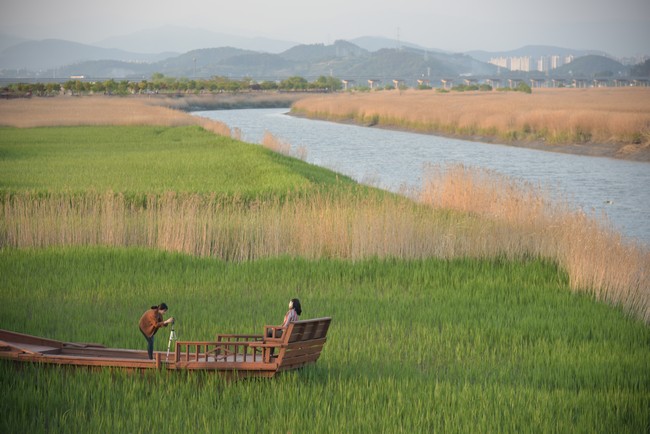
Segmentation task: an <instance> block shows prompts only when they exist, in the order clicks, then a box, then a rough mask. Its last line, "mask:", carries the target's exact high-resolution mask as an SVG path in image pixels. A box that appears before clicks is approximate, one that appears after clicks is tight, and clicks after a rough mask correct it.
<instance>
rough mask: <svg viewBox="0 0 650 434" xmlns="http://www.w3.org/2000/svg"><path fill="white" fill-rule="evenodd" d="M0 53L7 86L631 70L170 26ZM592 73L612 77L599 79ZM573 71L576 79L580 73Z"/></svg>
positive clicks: (8, 41) (15, 46)
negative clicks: (507, 69) (547, 65)
mask: <svg viewBox="0 0 650 434" xmlns="http://www.w3.org/2000/svg"><path fill="white" fill-rule="evenodd" d="M2 47H4V49H2ZM0 49H1V51H0V77H5V78H7V77H12V76H23V77H34V78H39V77H42V78H47V79H50V78H67V77H70V76H85V77H88V78H115V79H124V78H128V79H147V78H150V77H151V75H152V74H154V73H162V74H164V75H166V76H173V77H188V78H193V77H197V78H199V77H202V78H207V77H212V76H226V77H232V78H239V77H251V78H253V79H258V80H260V79H272V80H273V79H282V78H286V77H290V76H296V75H297V76H302V77H305V78H308V79H310V78H316V77H318V76H321V75H326V76H329V75H333V76H336V77H339V78H346V79H350V80H355V79H358V80H363V81H364V82H365V80H367V79H370V78H373V79H379V80H382V81H383V80H389V81H392V80H393V79H403V80H411V81H415V80H416V79H424V80H427V79H431V80H439V79H440V78H451V77H458V76H477V75H483V76H486V75H494V74H496V73H497V67H496V66H494V65H491V64H488V63H487V61H488V60H489V59H490V58H492V57H510V56H530V57H532V58H538V57H541V56H550V55H559V56H567V55H573V56H574V58H579V57H583V56H593V57H594V58H601V59H606V60H607V61H609V62H610V63H609V64H607V62H605V61H595V60H594V58H592V60H591V61H589V62H587V66H584V65H583V67H582V69H580V70H579V71H580V73H581V74H585V75H587V76H589V75H590V74H591V76H593V75H594V74H596V73H598V72H599V71H605V70H607V71H611V72H613V73H617V74H618V73H620V71H626V68H627V67H625V66H623V65H622V64H620V63H618V62H616V61H614V60H612V59H609V58H607V57H606V53H603V52H598V51H593V50H571V49H567V48H560V47H549V46H527V47H522V48H520V49H517V50H512V51H505V52H486V51H471V52H467V53H451V52H448V51H444V50H441V49H432V48H426V47H422V46H418V45H417V44H411V43H408V42H401V41H397V40H393V39H388V38H382V37H370V36H366V37H361V38H356V39H353V40H350V41H342V40H341V41H336V42H334V43H333V44H329V45H325V44H310V45H304V44H303V45H301V44H295V43H292V42H288V41H279V40H272V39H264V38H247V37H240V36H233V35H226V34H221V33H214V32H209V31H206V30H200V29H187V28H182V27H171V26H167V27H161V28H159V29H153V30H148V31H142V32H137V33H134V34H131V35H125V36H119V37H114V38H110V39H106V40H104V41H100V42H98V43H97V44H95V45H87V44H80V43H77V42H70V41H63V40H56V39H47V40H42V41H28V40H21V39H20V38H15V37H11V36H8V35H1V34H0ZM611 62H614V63H613V64H612V63H611ZM589 65H595V67H597V68H606V69H601V70H599V71H595V70H594V69H593V68H591V69H590V67H589ZM576 66H577V65H576ZM571 71H572V73H576V72H577V71H578V69H577V68H574V69H572V70H571ZM501 72H502V73H504V72H503V71H501ZM558 72H560V71H558Z"/></svg>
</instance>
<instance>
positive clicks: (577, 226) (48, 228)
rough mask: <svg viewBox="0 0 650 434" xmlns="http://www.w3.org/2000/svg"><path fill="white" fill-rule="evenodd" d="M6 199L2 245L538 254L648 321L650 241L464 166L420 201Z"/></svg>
mask: <svg viewBox="0 0 650 434" xmlns="http://www.w3.org/2000/svg"><path fill="white" fill-rule="evenodd" d="M2 200H3V215H2V218H1V219H0V248H7V247H18V248H31V247H48V246H69V245H107V246H119V247H124V246H140V247H147V248H156V249H162V250H167V251H175V252H183V253H187V254H191V255H199V256H210V257H216V258H220V259H223V260H227V261H249V260H255V259H260V258H268V257H277V256H284V255H286V256H295V257H304V258H309V259H318V258H341V259H349V260H359V259H364V258H369V257H380V258H391V257H392V258H402V259H421V258H428V257H436V258H444V259H451V258H459V257H475V258H494V257H507V258H512V259H516V258H525V257H536V258H546V259H550V260H553V261H556V262H557V263H558V264H559V265H560V266H561V267H562V268H564V269H566V270H567V272H568V274H569V277H570V280H571V285H572V287H573V288H574V289H575V290H579V291H587V292H590V293H593V294H594V295H595V296H596V297H597V298H598V299H601V300H605V301H607V302H610V303H612V304H620V305H622V306H624V308H625V309H626V310H628V311H631V312H634V313H635V314H637V315H639V316H640V317H642V318H643V319H644V321H646V322H650V275H649V270H650V253H649V252H648V250H647V249H644V248H643V247H641V246H638V245H636V244H633V243H630V242H628V241H625V240H624V239H622V237H621V236H620V235H619V234H617V233H616V232H615V231H613V230H612V229H611V228H610V227H609V226H608V225H607V224H606V223H603V222H601V221H599V220H597V219H595V218H593V217H591V216H588V215H586V214H585V213H583V212H582V211H572V210H571V209H570V208H568V206H567V205H565V204H561V203H560V204H556V203H554V202H552V201H550V200H548V199H547V198H546V196H545V194H544V193H543V192H542V191H541V190H538V189H535V188H532V187H531V186H522V185H519V184H517V183H515V182H513V181H511V180H509V179H507V178H503V177H501V176H499V175H498V174H493V173H489V172H485V171H481V170H477V169H468V168H465V167H463V166H455V167H453V168H450V169H445V170H442V169H439V168H438V169H435V168H432V170H431V175H430V177H429V179H428V180H427V182H426V184H425V186H424V188H423V189H422V191H421V192H420V193H419V200H420V201H421V202H422V203H423V204H418V203H416V202H414V201H411V200H407V199H405V198H402V197H398V196H383V195H369V194H361V193H359V192H353V191H350V192H347V193H343V194H337V195H336V196H333V195H331V194H327V193H318V194H313V195H312V194H310V195H309V196H307V195H304V194H296V195H295V196H294V197H291V196H289V197H286V198H284V199H273V200H259V201H254V202H250V201H241V200H238V199H237V198H234V199H233V198H217V197H215V196H201V195H198V194H183V195H181V194H177V193H166V194H163V195H148V196H146V198H145V200H144V203H145V204H146V205H144V206H143V201H137V202H134V201H129V200H128V199H127V198H125V197H124V196H123V195H122V194H119V193H117V194H115V193H112V192H106V193H103V194H99V193H96V194H93V193H88V194H85V195H77V196H73V195H68V194H58V195H51V196H49V197H43V196H39V195H32V194H30V193H16V194H13V195H6V196H5V197H4V198H2ZM449 210H458V211H460V212H454V211H449Z"/></svg>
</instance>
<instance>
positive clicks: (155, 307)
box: [151, 303, 169, 310]
mask: <svg viewBox="0 0 650 434" xmlns="http://www.w3.org/2000/svg"><path fill="white" fill-rule="evenodd" d="M151 308H152V309H158V310H167V309H169V308H168V307H167V305H166V304H165V303H160V304H159V305H158V306H151Z"/></svg>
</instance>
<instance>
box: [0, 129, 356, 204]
mask: <svg viewBox="0 0 650 434" xmlns="http://www.w3.org/2000/svg"><path fill="white" fill-rule="evenodd" d="M0 174H2V175H0V189H1V190H0V191H4V192H17V191H36V192H49V193H57V192H70V193H78V192H85V191H96V192H102V193H103V192H105V191H108V190H112V191H115V192H122V193H131V194H133V193H135V194H141V193H157V194H158V193H163V192H167V191H174V192H180V193H185V192H192V193H213V192H217V193H219V194H229V195H238V196H242V197H250V196H255V197H257V196H259V195H264V194H268V193H273V194H277V193H285V192H287V191H288V190H295V189H299V188H306V187H309V186H311V185H314V184H322V183H331V182H334V181H336V179H337V176H336V174H334V173H333V172H331V171H329V170H325V169H321V168H318V167H316V166H312V165H308V164H306V163H304V162H302V161H299V160H296V159H293V158H287V157H285V156H282V155H279V154H277V153H274V152H270V151H269V150H267V149H264V148H262V147H261V146H251V145H250V144H245V143H243V142H239V141H236V140H232V139H231V138H229V137H223V136H216V135H214V134H211V133H209V132H207V131H205V130H204V129H202V128H200V127H197V126H189V127H177V128H169V127H156V126H151V127H145V126H137V127H120V126H117V127H116V126H97V127H95V126H86V127H56V128H28V129H18V128H8V127H4V128H2V127H0ZM340 178H341V180H342V181H343V180H346V181H347V182H348V183H349V182H351V181H350V180H349V179H348V178H346V177H340Z"/></svg>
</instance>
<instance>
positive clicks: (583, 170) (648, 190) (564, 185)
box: [194, 109, 650, 246]
mask: <svg viewBox="0 0 650 434" xmlns="http://www.w3.org/2000/svg"><path fill="white" fill-rule="evenodd" d="M287 112H288V110H287V109H245V110H213V111H202V112H195V113H194V114H195V115H197V116H203V117H206V118H210V119H215V120H219V121H221V122H224V123H225V124H227V125H228V126H230V127H231V128H239V129H240V130H241V132H242V139H243V140H245V141H247V142H251V143H260V142H261V141H262V137H263V135H264V133H265V132H266V131H268V132H270V133H272V134H273V135H274V136H275V137H277V138H279V139H281V140H283V141H285V142H287V143H289V144H291V147H292V149H293V150H295V149H297V148H298V147H303V148H304V149H306V151H307V158H306V160H307V161H308V162H310V163H313V164H317V165H319V166H324V167H327V168H330V169H333V170H336V171H337V172H339V173H342V174H345V175H348V176H350V177H352V178H354V179H356V180H358V181H361V182H366V183H371V184H373V185H376V186H379V187H382V188H385V189H390V190H395V191H396V190H398V189H399V188H401V187H416V188H419V187H421V186H422V178H423V175H424V168H425V167H426V165H430V164H434V165H442V166H445V165H447V164H453V163H462V164H464V165H466V166H473V167H481V168H486V169H490V170H494V171H497V172H499V173H501V174H503V175H506V176H508V177H510V178H513V179H518V180H522V181H527V182H530V183H532V184H534V185H538V186H541V187H543V188H544V189H546V190H551V191H552V192H554V194H556V195H557V197H558V199H568V200H569V201H570V202H571V203H572V204H573V205H574V206H575V208H582V209H583V210H584V211H586V212H587V213H590V214H593V215H596V216H601V215H602V214H605V215H606V216H607V218H608V219H609V221H610V222H611V224H612V225H613V226H614V228H615V229H617V230H618V231H619V232H621V233H622V234H623V235H625V236H627V237H628V238H630V239H633V240H636V241H638V242H640V243H643V244H645V245H646V246H650V163H640V162H633V161H623V160H616V159H611V158H602V157H588V156H580V155H569V154H560V153H554V152H545V151H538V150H534V149H526V148H518V147H512V146H506V145H497V144H488V143H479V142H470V141H465V140H457V139H450V138H445V137H439V136H433V135H426V134H415V133H407V132H401V131H390V130H384V129H377V128H367V127H360V126H356V125H345V124H337V123H333V122H325V121H315V120H310V119H304V118H297V117H293V116H288V115H287Z"/></svg>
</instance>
